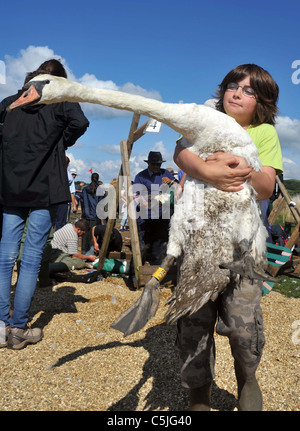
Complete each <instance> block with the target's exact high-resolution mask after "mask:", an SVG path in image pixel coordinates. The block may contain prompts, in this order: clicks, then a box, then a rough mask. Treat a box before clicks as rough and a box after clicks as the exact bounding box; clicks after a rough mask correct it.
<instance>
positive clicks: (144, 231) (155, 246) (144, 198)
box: [133, 151, 175, 265]
mask: <svg viewBox="0 0 300 431" xmlns="http://www.w3.org/2000/svg"><path fill="white" fill-rule="evenodd" d="M144 161H145V162H146V163H148V168H147V169H144V170H143V171H141V172H139V173H138V174H137V175H136V177H135V180H134V186H133V189H134V192H136V193H135V198H136V202H138V205H137V217H139V218H137V226H138V232H139V240H140V248H141V254H142V259H143V261H145V260H146V257H147V252H150V263H151V264H152V265H157V264H160V263H161V261H162V259H163V257H164V255H165V252H166V246H167V242H168V234H169V223H170V218H169V217H168V218H164V217H163V214H162V205H161V204H159V203H157V205H154V206H153V202H154V203H155V199H154V198H155V197H157V196H158V195H159V191H161V190H162V189H161V186H162V184H171V183H173V182H174V181H175V178H174V176H173V175H172V174H171V173H170V172H169V171H168V170H167V169H163V168H161V165H162V163H164V162H165V160H163V158H162V155H161V153H160V152H159V151H150V152H149V154H148V159H147V160H144ZM167 188H168V187H167ZM146 190H147V192H148V194H147V193H145V192H146ZM156 202H157V201H156ZM143 207H144V208H143ZM143 209H144V211H143ZM145 209H147V210H145ZM147 216H148V218H147Z"/></svg>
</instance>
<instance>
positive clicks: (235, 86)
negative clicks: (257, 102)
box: [226, 82, 256, 97]
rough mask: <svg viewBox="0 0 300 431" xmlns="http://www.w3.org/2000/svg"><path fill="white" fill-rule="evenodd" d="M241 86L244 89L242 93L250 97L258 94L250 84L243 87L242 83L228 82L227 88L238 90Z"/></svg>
mask: <svg viewBox="0 0 300 431" xmlns="http://www.w3.org/2000/svg"><path fill="white" fill-rule="evenodd" d="M239 88H241V89H242V93H243V94H244V95H245V96H248V97H255V96H256V93H255V91H254V90H253V88H252V87H249V86H248V85H245V87H242V86H241V85H238V84H237V83H236V82H230V83H229V84H227V87H226V90H228V91H237V90H238V89H239Z"/></svg>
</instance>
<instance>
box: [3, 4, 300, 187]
mask: <svg viewBox="0 0 300 431" xmlns="http://www.w3.org/2000/svg"><path fill="white" fill-rule="evenodd" d="M299 20H300V2H299V1H298V0H286V1H284V2H283V1H282V0H280V1H278V0H270V1H269V0H260V1H257V0H252V1H251V2H241V1H240V0H226V1H224V0H208V1H206V0H184V1H182V0H148V1H144V0H106V1H103V0H95V1H93V0H85V1H77V0H72V1H69V0H64V1H62V0H61V1H57V0H52V1H51V2H40V1H34V0H33V1H30V2H25V3H24V2H23V1H20V0H14V1H13V2H4V4H3V5H2V6H1V34H2V36H1V42H2V43H1V45H0V99H3V98H4V97H6V96H8V95H10V94H13V93H15V91H16V90H17V89H18V88H21V86H22V83H23V80H24V77H25V74H26V73H27V72H28V71H32V70H34V69H35V68H36V67H38V66H39V65H40V64H41V63H42V62H43V61H45V60H46V59H49V58H53V57H55V58H61V59H62V61H63V63H64V64H65V66H66V67H67V70H68V74H69V78H70V79H72V80H76V81H78V82H82V83H86V84H87V85H92V86H98V87H103V88H112V89H116V90H121V91H130V92H134V93H137V94H142V95H145V96H148V97H154V98H158V99H160V100H163V101H165V102H175V103H177V102H179V101H183V102H186V103H191V102H196V103H200V104H201V103H204V102H205V101H206V100H207V99H209V98H211V97H212V96H213V95H214V93H215V89H216V88H217V85H218V84H219V83H220V82H221V81H222V79H223V77H224V76H225V75H226V74H227V73H228V72H229V71H230V70H231V69H232V68H233V67H235V66H237V65H238V64H243V63H256V64H258V65H260V66H262V67H263V68H265V69H267V70H268V71H269V72H270V73H271V75H272V76H273V77H274V79H275V80H276V82H277V83H278V85H279V88H280V97H279V104H278V106H279V109H280V115H279V118H278V124H277V126H276V127H277V131H278V134H279V137H280V141H281V145H282V150H283V156H284V169H285V177H286V178H296V179H299V180H300V151H299V147H300V48H299ZM1 72H2V75H1ZM82 108H83V110H84V112H85V114H86V116H87V117H88V118H89V120H90V127H89V129H88V131H87V132H86V133H85V134H84V135H83V136H82V137H81V138H80V139H79V140H78V142H77V143H76V144H75V146H74V147H72V148H70V149H69V150H68V151H67V154H68V155H69V157H70V159H71V167H76V168H77V170H78V172H79V176H78V179H81V180H84V181H89V179H90V173H89V169H91V168H92V169H93V171H94V172H98V173H99V174H100V178H101V179H102V181H103V182H104V183H108V182H110V180H111V179H112V178H114V177H116V176H117V174H118V172H119V168H120V163H121V158H120V149H119V144H120V141H121V140H122V139H127V137H128V132H129V128H130V124H131V119H132V113H128V114H127V113H124V112H123V111H116V110H111V109H109V108H103V107H99V106H95V105H89V104H83V105H82ZM146 120H147V118H144V117H142V118H141V120H140V125H142V124H143V123H144V122H145V121H146ZM176 138H177V134H176V132H174V131H173V130H171V129H169V128H168V127H167V126H163V127H162V129H161V132H160V134H146V135H144V136H143V137H142V138H141V139H139V140H138V141H137V142H136V143H135V145H134V148H133V152H132V157H131V164H130V167H131V174H132V177H134V175H135V174H136V173H137V172H138V171H140V170H141V169H144V168H145V167H146V164H145V162H144V159H145V158H147V154H148V152H149V151H150V150H159V151H161V152H162V154H163V157H164V158H165V160H166V163H165V164H164V165H163V166H164V167H173V168H175V169H176V166H175V165H174V163H173V160H172V156H173V151H174V146H175V141H176Z"/></svg>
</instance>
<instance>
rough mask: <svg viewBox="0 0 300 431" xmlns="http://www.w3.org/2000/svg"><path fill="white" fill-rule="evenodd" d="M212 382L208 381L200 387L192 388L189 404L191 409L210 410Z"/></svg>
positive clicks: (197, 410)
mask: <svg viewBox="0 0 300 431" xmlns="http://www.w3.org/2000/svg"><path fill="white" fill-rule="evenodd" d="M211 388H212V382H208V383H206V384H205V385H204V386H201V387H200V388H194V389H190V391H189V404H190V411H196V412H199V411H209V410H210V398H211Z"/></svg>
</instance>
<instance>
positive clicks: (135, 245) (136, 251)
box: [120, 140, 142, 288]
mask: <svg viewBox="0 0 300 431" xmlns="http://www.w3.org/2000/svg"><path fill="white" fill-rule="evenodd" d="M120 150H121V156H122V166H123V180H124V181H125V183H126V184H125V185H126V187H125V189H126V197H127V211H128V224H129V231H130V238H131V249H132V257H133V265H134V273H135V279H136V285H137V288H139V287H140V270H141V267H142V258H141V250H140V243H139V236H138V230H137V223H136V212H135V208H134V201H133V193H132V186H131V176H130V168H129V157H128V151H127V142H126V141H125V140H123V141H121V143H120Z"/></svg>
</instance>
